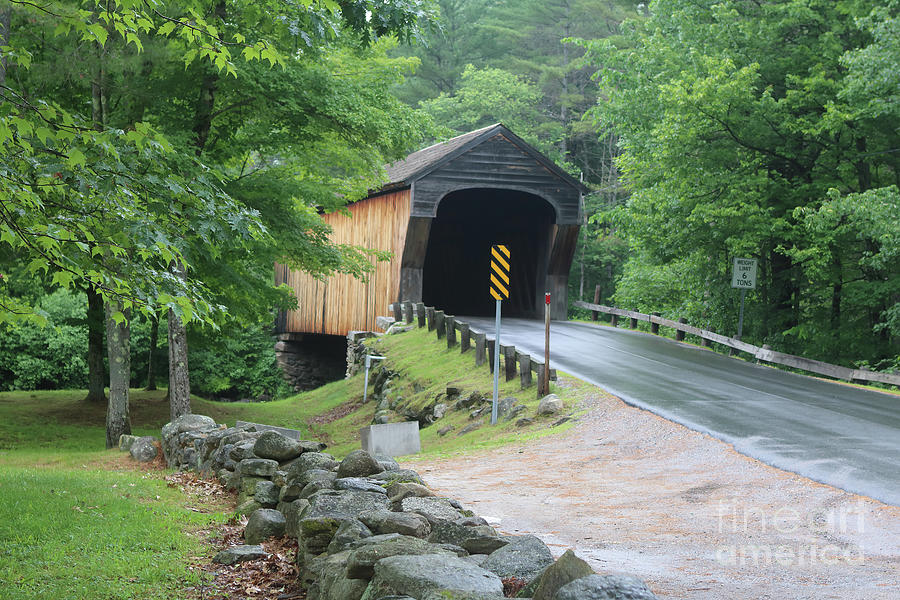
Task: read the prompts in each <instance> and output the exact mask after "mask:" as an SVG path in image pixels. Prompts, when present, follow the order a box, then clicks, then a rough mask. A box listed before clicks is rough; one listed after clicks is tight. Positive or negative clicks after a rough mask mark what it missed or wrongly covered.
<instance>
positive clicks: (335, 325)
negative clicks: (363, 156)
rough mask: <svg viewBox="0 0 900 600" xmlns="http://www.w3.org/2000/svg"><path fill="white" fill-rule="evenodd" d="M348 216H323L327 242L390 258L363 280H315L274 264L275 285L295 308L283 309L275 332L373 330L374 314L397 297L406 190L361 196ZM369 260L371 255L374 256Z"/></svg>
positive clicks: (407, 205) (406, 217) (344, 277)
mask: <svg viewBox="0 0 900 600" xmlns="http://www.w3.org/2000/svg"><path fill="white" fill-rule="evenodd" d="M348 208H349V210H350V212H351V214H352V217H347V216H346V215H343V214H338V213H333V214H330V215H325V216H324V217H323V219H324V220H325V222H326V223H328V224H329V225H331V227H332V230H333V233H332V235H331V240H332V241H333V242H334V243H336V244H351V245H354V246H363V247H365V248H372V249H376V250H389V251H391V252H393V253H394V256H393V258H392V259H391V260H390V262H381V263H378V264H377V265H376V267H375V270H374V271H373V272H372V273H370V274H369V280H368V282H367V283H363V282H362V281H359V280H357V279H354V278H353V277H350V276H349V275H336V276H334V277H329V278H328V279H326V280H324V281H320V280H317V279H314V278H313V277H310V276H309V275H307V274H306V273H302V272H297V271H291V270H289V269H287V268H285V267H284V266H283V265H275V281H276V283H287V284H288V285H289V286H291V287H292V288H293V289H294V293H295V294H296V296H297V302H298V309H297V310H295V311H290V312H288V313H287V315H286V316H285V319H284V324H283V325H284V326H283V329H282V330H281V331H279V333H324V334H329V335H347V332H348V331H353V330H365V331H374V330H375V317H376V316H378V315H387V314H389V308H388V305H389V304H390V303H391V302H393V301H395V300H397V299H398V298H397V296H398V293H399V288H400V263H401V260H402V257H403V245H404V243H405V241H406V228H407V226H408V224H409V216H410V202H409V189H405V190H400V191H397V192H391V193H389V194H382V195H380V196H376V197H374V198H366V199H365V200H360V201H359V202H356V203H354V204H351V205H350V206H349V207H348ZM373 262H374V259H373Z"/></svg>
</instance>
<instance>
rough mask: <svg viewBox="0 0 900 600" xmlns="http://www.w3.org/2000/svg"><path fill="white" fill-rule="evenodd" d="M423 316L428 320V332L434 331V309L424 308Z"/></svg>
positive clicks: (430, 307) (431, 307)
mask: <svg viewBox="0 0 900 600" xmlns="http://www.w3.org/2000/svg"><path fill="white" fill-rule="evenodd" d="M425 316H426V317H427V318H428V331H434V307H433V306H426V307H425Z"/></svg>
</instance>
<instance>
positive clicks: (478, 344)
mask: <svg viewBox="0 0 900 600" xmlns="http://www.w3.org/2000/svg"><path fill="white" fill-rule="evenodd" d="M473 335H474V336H475V366H476V367H480V366H481V365H483V364H484V355H485V350H487V342H486V339H485V335H484V333H475V334H473Z"/></svg>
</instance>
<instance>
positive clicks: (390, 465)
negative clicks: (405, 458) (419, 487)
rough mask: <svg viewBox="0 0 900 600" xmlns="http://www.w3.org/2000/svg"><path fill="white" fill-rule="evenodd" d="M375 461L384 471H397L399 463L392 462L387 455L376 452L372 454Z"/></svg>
mask: <svg viewBox="0 0 900 600" xmlns="http://www.w3.org/2000/svg"><path fill="white" fill-rule="evenodd" d="M373 456H374V457H375V460H377V461H378V464H379V465H381V468H382V469H384V470H385V471H399V470H400V463H398V462H397V461H396V460H394V459H393V458H392V457H390V456H388V455H387V454H382V453H380V452H376V453H375V454H373Z"/></svg>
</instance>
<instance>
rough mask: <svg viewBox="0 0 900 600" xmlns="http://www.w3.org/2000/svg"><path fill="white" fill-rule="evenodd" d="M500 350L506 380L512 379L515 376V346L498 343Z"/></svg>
mask: <svg viewBox="0 0 900 600" xmlns="http://www.w3.org/2000/svg"><path fill="white" fill-rule="evenodd" d="M500 351H501V352H503V367H504V369H505V370H506V381H512V380H513V379H515V378H516V347H515V346H504V345H503V344H500Z"/></svg>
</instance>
